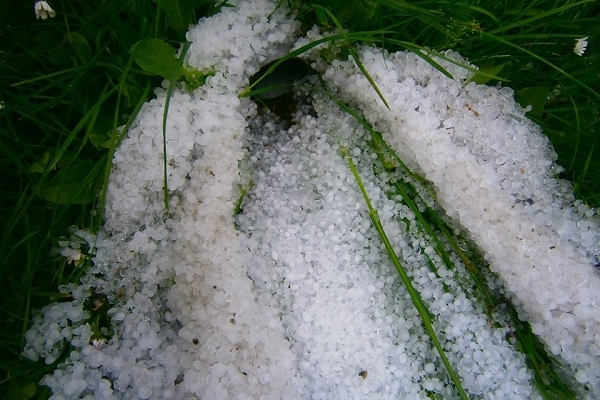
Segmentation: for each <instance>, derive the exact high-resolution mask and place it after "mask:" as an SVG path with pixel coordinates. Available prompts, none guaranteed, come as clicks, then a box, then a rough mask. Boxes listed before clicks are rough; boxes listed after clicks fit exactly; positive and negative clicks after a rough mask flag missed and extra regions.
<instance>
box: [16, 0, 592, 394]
mask: <svg viewBox="0 0 600 400" xmlns="http://www.w3.org/2000/svg"><path fill="white" fill-rule="evenodd" d="M230 3H234V4H237V6H236V7H231V8H229V7H227V8H223V10H222V11H221V12H220V13H219V14H215V15H214V16H212V17H210V18H206V19H202V20H201V21H200V22H199V23H198V25H196V26H195V27H192V28H191V29H190V31H189V32H188V35H187V38H188V40H190V41H191V42H192V45H191V47H190V49H189V53H188V55H187V57H188V58H187V60H186V61H187V62H188V63H189V65H190V66H191V67H193V68H196V69H197V70H199V71H202V72H211V75H212V76H210V77H209V78H208V79H207V82H206V84H205V85H203V86H202V87H200V88H198V89H196V90H194V91H193V92H187V91H185V90H183V89H178V90H176V91H175V93H174V94H173V97H172V98H171V101H170V107H169V117H168V121H167V156H168V159H167V164H168V178H169V191H170V192H169V202H170V213H169V214H168V215H167V214H166V213H165V210H164V203H163V197H162V196H163V194H162V190H163V189H162V187H163V175H162V157H163V153H162V148H163V142H162V140H163V137H162V115H163V108H164V104H165V99H166V93H165V90H163V89H160V88H159V89H157V90H156V99H154V100H152V101H150V102H149V103H147V104H145V105H144V107H143V108H142V111H141V112H140V114H139V116H138V118H137V121H136V124H135V125H134V126H133V127H132V128H131V129H130V131H129V132H128V135H127V138H126V139H125V140H124V141H123V142H122V144H121V146H120V147H119V149H118V150H117V151H116V153H115V157H114V169H113V172H112V176H111V182H110V186H109V190H108V198H107V209H106V215H105V224H104V228H103V229H102V231H101V232H99V234H98V236H97V237H96V238H90V237H87V236H86V237H85V240H88V241H89V247H90V248H92V247H93V248H94V249H95V256H94V260H93V261H94V265H93V267H92V268H91V269H90V270H89V271H88V272H87V273H86V275H85V276H84V277H83V278H82V282H81V284H80V285H71V286H69V287H67V288H65V289H64V290H66V291H68V292H69V293H70V294H71V296H72V297H73V301H72V302H63V303H54V304H51V305H49V306H47V307H46V308H44V309H43V310H42V312H41V313H40V314H39V315H37V316H36V317H35V319H34V324H33V326H32V328H31V329H30V330H29V331H28V333H27V337H26V338H27V346H26V348H25V350H24V355H25V356H27V357H28V358H31V359H38V358H39V357H43V358H45V360H46V362H47V363H52V362H54V361H55V360H56V359H57V357H58V356H59V352H60V350H61V349H62V345H63V344H64V343H65V342H69V343H70V344H71V346H72V348H73V350H72V351H71V352H70V353H69V355H68V356H67V358H66V360H65V361H64V362H62V363H61V364H59V366H58V367H57V369H56V370H55V371H54V373H53V374H51V375H47V376H46V377H44V379H43V381H42V383H43V384H44V385H47V386H49V387H50V388H51V389H52V392H53V398H54V399H63V398H69V399H71V398H73V399H74V398H89V399H92V398H93V399H161V398H168V399H188V398H207V399H256V398H264V399H282V398H285V399H300V398H302V399H365V398H378V399H388V398H389V399H392V398H393V399H396V398H428V396H429V395H431V394H432V393H437V394H439V395H441V396H442V397H443V398H454V397H456V392H455V390H454V388H453V386H452V384H451V383H450V381H449V379H448V377H447V373H446V371H445V369H444V367H443V364H442V363H441V361H440V358H439V355H438V354H437V352H436V351H435V349H434V348H433V346H432V344H431V343H430V341H429V339H428V338H427V335H426V333H425V331H424V329H423V327H422V324H421V322H420V318H419V316H418V313H417V311H416V310H415V309H414V306H413V305H412V303H411V301H410V298H409V296H408V294H407V293H406V290H405V289H404V288H403V286H402V285H401V283H400V281H399V278H398V277H397V273H396V271H395V270H394V267H393V265H392V264H391V263H390V262H389V259H388V256H387V253H386V251H385V248H384V247H383V245H382V244H381V240H380V239H379V237H378V236H377V232H376V231H375V230H374V229H373V227H372V226H371V221H370V220H369V216H368V210H367V209H366V205H365V202H364V199H363V197H362V194H361V192H360V191H359V189H358V186H357V183H356V181H355V179H354V177H353V175H352V173H351V171H350V169H349V168H348V164H347V163H346V161H345V160H344V159H343V157H341V155H340V147H341V146H343V147H345V148H347V149H349V151H350V154H352V158H353V160H354V162H355V164H356V165H357V168H358V170H359V172H360V175H361V177H362V179H363V180H364V182H365V186H366V189H367V192H368V193H369V196H370V198H371V201H372V202H373V204H374V206H375V207H376V208H377V209H378V211H379V216H380V218H381V220H382V223H383V225H384V227H385V229H386V232H387V233H388V236H389V237H390V239H391V241H392V244H393V246H394V248H395V250H396V253H397V254H398V257H399V258H400V260H401V261H402V263H403V264H404V265H405V267H406V268H407V272H408V273H409V275H410V276H411V278H412V279H413V282H414V285H415V287H416V288H417V289H418V290H419V292H420V293H421V297H422V298H423V300H424V301H425V303H426V304H427V307H428V308H429V310H430V312H431V313H432V315H433V320H434V326H435V328H436V330H438V332H439V333H440V340H441V341H442V344H443V346H444V348H445V349H446V354H447V356H448V358H449V360H450V362H451V364H452V365H453V366H454V368H455V369H456V370H457V372H458V374H459V375H460V378H461V381H462V383H463V385H464V387H465V390H466V391H467V392H468V393H469V394H470V395H471V396H472V397H474V398H488V399H529V398H539V394H538V393H537V391H536V389H535V387H534V386H533V384H532V381H531V379H532V377H531V372H530V371H529V370H528V369H527V367H526V365H525V361H524V357H523V355H522V354H521V353H519V352H518V351H517V349H516V348H515V346H514V345H513V344H511V343H510V342H509V341H508V340H506V335H507V334H508V333H510V330H509V328H508V326H509V323H508V321H507V320H506V319H507V317H506V316H503V315H498V316H497V321H498V322H501V324H500V325H501V326H504V327H503V328H502V327H500V328H498V327H495V325H494V324H493V323H492V322H493V321H490V319H489V317H488V316H487V315H486V314H485V312H484V310H483V309H482V306H481V305H480V304H479V303H477V301H475V300H473V299H472V296H470V293H468V290H466V289H465V288H464V286H463V285H461V284H460V282H464V281H465V280H466V279H467V272H466V270H465V268H464V266H463V265H462V262H461V260H460V259H459V257H458V256H457V255H454V254H452V255H451V257H452V262H453V264H454V265H455V266H456V268H455V269H448V268H447V267H446V265H445V264H444V263H443V262H442V260H441V259H440V256H439V255H437V254H436V253H435V251H434V248H433V247H434V243H433V239H432V238H431V237H429V236H428V235H427V234H424V233H423V232H419V231H418V230H415V229H414V228H413V227H414V226H415V225H416V217H415V215H414V213H413V212H412V211H411V210H410V209H409V208H408V207H406V206H405V205H403V204H402V203H400V202H398V201H396V199H393V198H390V197H389V196H388V195H387V194H386V190H385V188H386V187H389V185H390V183H392V182H393V181H394V179H410V177H408V176H402V175H401V174H400V172H398V173H397V174H396V175H394V173H392V172H390V173H388V172H383V170H382V169H381V168H380V170H381V172H379V173H374V169H373V164H377V163H378V160H377V157H376V156H374V155H373V152H372V150H371V148H370V147H369V146H368V144H367V141H368V140H369V135H368V133H366V132H365V131H364V129H363V128H362V126H360V124H358V122H357V121H356V120H354V119H353V117H351V116H350V115H349V114H347V113H345V112H344V111H342V110H341V109H340V108H339V106H338V105H337V104H335V103H334V102H332V101H331V100H330V99H329V98H328V97H327V96H325V95H324V94H322V93H321V92H320V91H319V90H312V92H313V93H312V94H311V89H313V88H314V85H318V84H319V83H318V82H316V81H315V80H312V81H310V82H306V83H305V85H304V87H303V88H300V89H299V93H298V96H299V98H300V99H303V104H302V105H300V106H299V107H298V113H297V114H296V116H295V117H294V123H293V125H292V126H291V127H289V128H285V127H284V125H283V124H281V122H280V121H279V120H278V119H277V118H276V117H274V116H272V115H270V114H268V113H267V114H265V113H263V112H261V113H258V112H257V107H256V105H255V104H254V103H253V102H252V101H251V100H249V99H247V98H242V99H240V98H239V97H238V94H239V93H240V92H241V91H242V90H243V89H244V88H245V87H246V86H247V85H248V82H249V77H250V76H251V75H252V74H253V73H255V72H256V71H258V69H259V68H260V66H261V65H264V64H265V63H267V62H269V61H271V60H272V59H275V58H278V57H281V56H282V55H284V54H286V53H287V52H288V51H289V49H290V48H292V47H293V46H296V47H297V46H299V45H300V44H302V43H305V41H306V39H304V38H300V39H299V40H298V41H297V42H296V44H294V43H295V41H296V40H297V39H298V38H296V37H295V35H296V30H297V27H298V24H297V22H295V21H294V20H293V19H292V18H291V17H290V16H288V15H287V14H286V10H285V9H283V8H282V9H276V5H275V3H276V2H274V1H269V0H254V1H239V2H230ZM318 35H319V33H318V31H317V30H311V32H310V33H309V34H308V35H307V36H310V38H311V39H316V38H317V37H318ZM359 53H360V57H361V60H362V62H363V63H364V65H365V67H366V68H367V70H368V71H369V72H370V74H371V76H372V77H373V78H374V79H375V82H377V85H378V86H379V88H380V89H381V91H382V93H383V95H384V96H385V98H386V100H387V101H388V103H389V104H390V108H391V110H388V109H387V108H386V107H385V106H384V105H383V103H382V102H381V100H380V99H379V98H378V97H377V94H376V93H375V91H374V90H373V89H372V87H370V85H369V83H368V82H367V80H366V79H365V78H364V76H363V75H362V74H361V73H360V71H358V68H357V67H356V65H355V64H354V62H353V61H352V60H347V61H346V60H340V61H334V62H333V63H332V64H331V65H330V66H327V65H326V64H325V63H323V60H319V59H318V54H319V53H318V51H313V52H312V53H311V54H310V55H309V57H311V58H312V60H311V61H313V62H314V65H315V68H317V69H321V72H322V73H323V79H324V82H325V85H326V88H327V89H328V90H330V91H333V92H335V94H336V96H338V97H339V98H341V99H343V100H344V101H347V102H348V103H349V104H351V105H352V106H353V107H355V108H356V109H358V110H360V112H362V113H363V115H364V117H365V118H366V119H367V120H368V121H369V122H370V123H372V124H373V125H374V127H375V128H376V129H377V130H379V131H381V132H382V133H383V136H384V139H385V140H386V141H387V142H388V143H389V144H390V145H391V146H393V147H394V149H395V150H396V152H397V153H398V154H399V155H400V156H401V157H402V158H403V160H404V161H405V162H406V163H407V164H408V165H409V166H410V167H411V168H412V169H414V170H415V171H417V172H418V173H419V174H421V175H423V176H424V177H425V178H427V179H428V180H429V181H430V182H432V183H433V185H434V187H435V190H436V197H437V199H438V200H439V203H440V205H441V206H443V208H444V209H445V211H446V213H447V215H448V216H449V217H450V218H451V219H452V220H453V221H454V222H455V223H456V228H457V229H463V230H464V231H465V232H467V233H468V234H469V236H470V237H471V239H472V240H474V241H475V242H476V243H477V245H478V246H479V247H480V249H481V250H482V252H483V254H484V255H485V257H486V259H487V261H488V262H489V263H490V265H491V268H492V269H493V270H494V271H495V272H496V273H497V274H498V276H499V278H500V279H501V280H502V282H503V284H504V285H505V288H506V290H507V291H508V294H509V295H510V296H512V299H513V301H514V302H515V303H516V304H517V306H518V309H519V312H520V314H521V317H522V318H525V319H527V320H529V321H531V323H532V326H533V329H534V331H535V332H536V333H537V334H538V335H539V336H540V337H541V338H542V339H543V340H544V341H545V344H546V345H547V347H548V349H550V351H551V352H552V353H554V354H555V355H557V356H559V357H560V358H561V359H562V360H563V361H564V363H565V365H566V366H567V367H566V369H565V371H564V373H565V375H566V376H571V377H572V380H573V382H578V385H579V386H577V387H576V389H577V390H579V392H580V394H581V396H582V397H584V398H585V397H588V398H594V397H597V396H598V395H600V382H599V375H600V362H599V361H598V360H599V355H600V348H599V346H600V338H599V337H598V335H600V333H599V332H600V329H598V328H599V324H600V314H599V313H598V309H597V307H598V304H599V301H598V296H600V290H598V289H600V287H599V286H600V284H599V279H598V274H597V272H596V271H594V269H593V267H592V264H595V263H598V256H599V254H600V245H599V243H598V238H599V236H600V233H599V224H598V220H597V218H596V216H595V211H594V210H589V209H587V208H586V207H585V206H584V205H583V204H581V203H577V202H575V203H573V197H572V194H571V192H572V189H571V187H570V186H569V185H568V184H567V183H565V182H563V181H560V180H557V179H556V178H555V175H556V174H557V173H558V172H559V167H557V166H556V165H555V164H554V159H555V155H554V154H553V152H552V150H551V147H550V146H549V144H548V141H547V140H546V139H545V138H544V136H542V134H541V132H540V131H539V128H537V127H536V126H535V125H533V124H532V123H531V122H530V121H528V120H527V118H526V117H525V115H524V110H523V109H521V108H520V107H519V106H517V105H516V104H515V102H514V100H513V96H512V92H511V91H510V90H508V89H501V88H493V87H487V86H479V85H475V84H473V83H468V78H469V75H468V72H467V71H466V70H465V69H464V68H462V67H460V66H457V65H454V64H452V63H449V62H445V61H443V60H438V62H440V63H441V64H442V65H444V66H445V67H447V68H448V70H449V72H450V73H451V74H452V75H453V76H454V77H455V78H456V79H454V80H452V79H449V78H447V77H445V76H443V75H442V74H441V73H439V72H438V71H436V70H435V69H434V68H432V67H431V66H430V65H429V64H427V63H425V62H424V61H423V60H422V59H420V58H419V57H417V56H416V55H414V54H411V53H406V52H398V53H394V54H388V53H385V52H383V51H381V50H378V49H376V48H373V47H362V48H360V49H359ZM433 56H435V55H433ZM446 56H447V57H449V58H453V59H454V60H456V61H457V63H465V61H464V60H462V59H461V58H460V56H459V55H457V54H454V53H451V52H448V53H447V54H446ZM412 183H413V184H414V185H415V187H419V184H418V182H412ZM423 193H425V190H423ZM242 196H243V197H242ZM424 196H425V195H424ZM425 197H426V196H425ZM240 198H243V202H242V204H241V207H242V212H241V213H240V214H239V215H237V216H235V215H234V209H235V208H236V203H237V201H238V200H239V199H240ZM430 200H431V198H429V200H427V201H430ZM399 221H406V222H401V223H399ZM432 264H433V265H434V266H435V268H436V269H435V273H433V272H432V270H431V265H432ZM92 291H93V292H95V293H102V294H104V295H106V297H107V301H109V302H110V304H111V305H112V307H111V309H110V310H109V316H110V318H111V329H112V332H111V335H110V339H109V340H108V341H107V342H106V343H103V344H102V345H99V343H98V342H95V341H94V340H93V339H92V338H93V335H94V327H93V326H90V324H89V323H88V322H87V321H88V318H89V311H88V310H87V309H86V301H87V300H86V299H87V298H88V297H89V296H90V293H91V292H92ZM584 385H585V386H584Z"/></svg>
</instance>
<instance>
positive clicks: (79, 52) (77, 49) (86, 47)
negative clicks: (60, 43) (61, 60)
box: [64, 32, 92, 64]
mask: <svg viewBox="0 0 600 400" xmlns="http://www.w3.org/2000/svg"><path fill="white" fill-rule="evenodd" d="M64 40H65V41H66V42H67V43H69V45H71V49H73V52H74V53H75V56H76V57H77V59H78V60H79V62H81V63H82V64H87V63H89V61H90V60H91V59H92V49H91V47H90V44H89V43H88V41H87V39H86V38H85V37H83V35H81V34H79V33H77V32H67V34H66V35H65V39H64Z"/></svg>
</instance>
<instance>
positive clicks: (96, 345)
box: [92, 338, 106, 350]
mask: <svg viewBox="0 0 600 400" xmlns="http://www.w3.org/2000/svg"><path fill="white" fill-rule="evenodd" d="M105 344H106V339H104V338H100V339H92V346H94V348H96V350H100V349H101V348H102V346H104V345H105Z"/></svg>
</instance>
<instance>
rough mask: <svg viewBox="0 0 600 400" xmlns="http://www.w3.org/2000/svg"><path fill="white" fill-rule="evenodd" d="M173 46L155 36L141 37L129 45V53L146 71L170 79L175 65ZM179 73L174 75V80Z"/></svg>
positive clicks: (178, 76)
mask: <svg viewBox="0 0 600 400" xmlns="http://www.w3.org/2000/svg"><path fill="white" fill-rule="evenodd" d="M175 52H176V50H175V48H174V47H172V46H171V45H169V44H168V43H166V42H165V41H164V40H161V39H156V38H148V39H142V40H140V41H139V42H137V43H135V44H134V45H133V46H131V49H130V50H129V53H130V54H131V56H132V57H133V59H134V60H135V62H136V63H137V64H138V65H139V66H140V67H141V68H142V69H143V70H144V71H147V72H150V73H152V74H155V75H160V76H162V77H163V78H165V79H172V78H173V74H174V72H175V69H176V67H177V58H175ZM180 77H181V73H178V74H177V75H175V80H177V79H179V78H180Z"/></svg>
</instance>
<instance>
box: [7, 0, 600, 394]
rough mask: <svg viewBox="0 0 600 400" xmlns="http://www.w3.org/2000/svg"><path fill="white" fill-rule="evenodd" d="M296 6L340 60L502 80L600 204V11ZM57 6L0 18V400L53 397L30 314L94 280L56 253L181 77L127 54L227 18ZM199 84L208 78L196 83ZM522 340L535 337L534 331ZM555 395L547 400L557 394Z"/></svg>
mask: <svg viewBox="0 0 600 400" xmlns="http://www.w3.org/2000/svg"><path fill="white" fill-rule="evenodd" d="M290 2H291V3H292V5H293V6H294V7H295V8H297V9H298V11H299V17H298V18H299V19H300V20H301V22H302V26H303V29H305V30H307V29H309V28H310V27H311V26H312V25H313V24H315V23H318V24H320V25H322V26H324V27H335V26H336V24H340V25H341V26H342V27H344V28H346V29H348V31H349V32H348V34H341V35H340V40H341V41H342V42H341V43H342V44H341V45H340V46H344V43H346V44H347V43H350V42H352V43H354V42H365V43H372V44H376V45H379V46H383V47H385V48H387V49H389V50H390V51H395V50H403V49H409V50H414V49H418V48H430V49H434V50H440V51H443V50H445V49H448V48H451V49H453V50H456V51H458V52H459V53H461V54H462V55H463V56H465V57H466V58H468V59H469V61H471V62H472V63H474V64H476V65H478V66H479V67H480V70H481V71H482V73H481V74H480V75H478V81H479V82H480V83H486V84H490V85H494V84H496V83H498V82H500V81H501V82H502V84H503V85H505V86H510V87H512V88H513V89H514V90H515V93H516V96H517V99H518V100H519V101H520V102H521V103H522V104H533V106H534V107H533V109H532V110H531V111H530V113H529V116H530V117H531V118H532V119H533V120H534V121H536V122H537V123H538V124H540V125H541V126H542V128H543V130H544V132H545V134H546V135H548V137H549V138H550V140H551V141H552V142H553V144H554V146H555V149H556V151H557V153H558V162H559V163H560V164H561V165H562V166H563V167H564V168H565V171H564V172H563V174H562V177H563V178H566V179H569V180H571V181H572V182H573V185H574V188H575V195H576V197H577V198H580V199H582V200H583V201H584V202H585V203H587V204H588V205H590V206H591V207H598V206H599V205H600V154H599V151H600V150H599V148H600V143H598V137H599V135H600V133H599V132H598V126H599V122H600V121H599V120H600V115H599V113H598V110H599V108H600V94H599V93H598V91H599V89H598V88H600V67H598V66H599V65H600V63H599V61H600V60H599V54H600V50H598V48H599V46H598V37H599V33H600V23H598V22H599V21H598V15H600V4H599V3H598V1H593V0H584V1H569V2H564V1H552V0H533V1H518V0H514V1H493V0H481V1H457V2H455V1H441V0H435V1H434V0H431V1H411V2H407V1H398V0H374V1H369V2H367V1H361V0H351V1H348V0H328V1H314V2H313V1H303V2H301V1H299V0H290ZM50 4H51V6H52V7H53V8H54V10H56V13H57V15H56V17H55V18H51V19H48V20H36V19H35V16H34V12H33V2H31V3H27V2H13V1H5V2H2V4H0V21H1V24H0V37H1V39H2V43H3V45H2V48H0V104H1V105H2V109H0V118H1V120H2V123H1V124H0V163H1V164H0V166H1V167H2V171H3V174H2V176H1V177H0V185H1V186H0V187H1V193H2V196H0V221H1V224H2V232H1V237H0V277H1V279H2V283H3V288H4V290H3V291H2V293H1V294H0V313H1V315H0V321H1V322H2V323H1V324H0V369H2V371H3V373H2V376H1V377H0V397H2V398H14V399H17V398H46V397H47V396H48V395H49V394H48V393H47V391H45V390H44V389H43V388H40V387H37V386H36V384H37V382H38V381H39V378H40V377H41V376H43V375H44V374H46V373H47V372H48V371H51V370H52V366H46V365H45V364H43V363H32V362H29V361H26V360H23V359H22V358H21V357H20V356H19V353H20V351H21V349H22V347H23V344H24V333H25V331H26V329H27V327H28V325H29V323H30V321H31V312H32V310H35V309H39V308H41V307H43V306H44V305H46V304H48V303H49V302H50V301H52V300H55V299H59V298H61V296H63V295H62V294H60V293H59V292H58V286H59V285H61V284H64V283H67V282H70V281H73V280H76V279H77V278H78V276H80V274H81V273H82V271H83V270H84V268H85V264H84V265H82V266H80V267H74V266H73V265H71V264H68V263H67V262H66V260H65V259H64V258H63V257H55V256H51V255H50V254H51V248H52V247H54V246H56V243H57V241H58V240H59V238H61V237H63V236H65V235H67V234H68V227H70V226H72V225H77V226H79V227H87V228H90V229H92V230H96V229H98V227H99V226H100V224H101V216H102V208H103V202H104V200H103V199H104V194H105V192H104V190H103V188H104V187H105V183H106V182H107V179H108V176H109V173H110V160H111V159H112V154H113V152H114V149H115V147H116V146H117V144H118V142H119V140H120V138H121V136H122V134H123V133H124V130H119V129H118V127H119V126H123V125H127V124H129V123H131V121H132V120H133V118H134V117H135V114H136V112H137V110H138V109H139V107H140V106H141V104H142V103H143V102H144V101H146V100H147V99H149V98H150V97H151V96H152V88H154V87H156V86H159V84H160V81H161V79H162V77H161V71H162V75H163V76H164V74H167V73H168V72H169V71H172V70H171V69H169V68H168V66H167V67H166V71H167V72H165V70H151V69H149V68H144V65H143V63H141V62H140V59H139V57H137V58H136V52H133V53H132V52H131V49H132V47H133V46H134V44H136V43H139V42H140V41H142V40H147V39H150V38H158V39H161V43H166V44H169V45H170V46H171V47H175V48H177V47H179V43H182V42H183V41H184V38H185V37H184V33H185V31H186V30H187V27H188V24H189V23H192V22H195V21H196V20H197V19H198V18H199V17H200V16H203V15H209V14H211V13H213V12H217V11H218V9H219V7H221V6H223V5H224V4H222V3H221V2H218V1H217V2H214V1H202V0H196V1H192V0H187V1H186V0H179V1H170V2H167V1H159V2H138V1H133V0H132V1H117V0H105V1H102V2H87V1H83V0H75V1H69V2H65V1H62V2H59V1H51V2H50ZM581 37H589V45H588V49H587V51H586V52H585V54H584V55H583V56H582V57H580V56H577V55H576V54H574V53H573V51H572V50H573V46H574V44H575V39H577V38H581ZM344 40H345V42H344ZM345 49H346V51H347V54H350V55H351V54H352V50H350V48H349V47H345ZM167 50H168V49H167ZM137 55H138V56H139V54H137ZM140 65H141V67H140ZM367 72H368V71H367ZM183 75H184V79H187V81H188V82H190V81H191V79H190V78H189V76H185V72H184V73H183ZM170 76H171V75H169V77H170ZM195 78H198V77H195ZM201 83H202V79H201V77H200V78H199V80H198V81H197V82H196V83H195V84H201ZM192 84H194V83H192ZM433 219H435V215H433V216H431V220H433ZM522 329H523V332H524V333H523V335H524V337H528V338H529V337H530V336H527V326H523V328H522ZM529 333H530V332H529ZM531 336H532V335H531ZM524 351H525V352H526V353H527V354H531V357H532V358H531V359H532V360H533V361H531V363H533V364H536V363H537V364H536V365H539V369H540V370H547V369H548V368H549V365H550V367H551V360H548V359H547V358H545V356H544V355H543V354H541V355H536V354H537V353H536V352H537V351H538V349H537V347H535V346H533V345H530V346H529V347H526V348H525V350H524ZM550 370H551V368H550ZM550 381H552V380H550ZM552 382H554V383H553V384H551V385H550V392H554V393H564V392H561V390H563V388H561V387H559V386H560V383H556V381H552ZM549 396H551V395H549Z"/></svg>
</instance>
